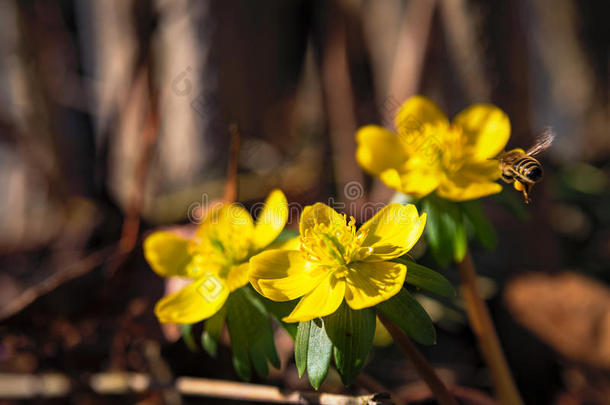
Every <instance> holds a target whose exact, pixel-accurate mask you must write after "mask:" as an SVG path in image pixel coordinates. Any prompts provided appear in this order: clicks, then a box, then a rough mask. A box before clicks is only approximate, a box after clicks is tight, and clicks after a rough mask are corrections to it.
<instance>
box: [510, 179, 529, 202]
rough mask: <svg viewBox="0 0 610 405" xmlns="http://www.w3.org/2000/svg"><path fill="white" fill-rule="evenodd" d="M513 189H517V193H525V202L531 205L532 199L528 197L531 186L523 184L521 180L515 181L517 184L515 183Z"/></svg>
mask: <svg viewBox="0 0 610 405" xmlns="http://www.w3.org/2000/svg"><path fill="white" fill-rule="evenodd" d="M513 187H515V190H517V191H521V192H522V193H523V199H524V200H525V203H526V204H529V203H530V197H529V195H528V192H529V189H530V187H529V185H528V184H525V183H521V182H520V181H519V180H515V182H514V183H513Z"/></svg>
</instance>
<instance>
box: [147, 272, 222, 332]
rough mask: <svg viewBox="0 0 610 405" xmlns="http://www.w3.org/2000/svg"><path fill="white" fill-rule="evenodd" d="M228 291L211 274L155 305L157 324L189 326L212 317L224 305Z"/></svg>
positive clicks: (219, 280)
mask: <svg viewBox="0 0 610 405" xmlns="http://www.w3.org/2000/svg"><path fill="white" fill-rule="evenodd" d="M228 296H229V289H228V288H227V286H226V284H225V283H224V281H222V280H221V279H220V278H218V277H216V276H214V275H213V274H211V273H208V275H206V276H204V277H202V278H200V279H197V280H195V281H194V282H192V283H191V284H189V285H188V286H187V287H185V288H183V289H182V290H180V291H178V292H176V293H174V294H170V295H167V296H165V297H163V298H161V299H160V300H159V302H157V304H156V305H155V314H156V315H157V318H159V322H163V323H180V324H191V323H195V322H199V321H202V320H204V319H207V318H209V317H211V316H212V315H214V314H215V313H216V312H217V311H218V310H219V309H220V308H221V307H222V305H223V304H224V303H225V301H226V300H227V297H228Z"/></svg>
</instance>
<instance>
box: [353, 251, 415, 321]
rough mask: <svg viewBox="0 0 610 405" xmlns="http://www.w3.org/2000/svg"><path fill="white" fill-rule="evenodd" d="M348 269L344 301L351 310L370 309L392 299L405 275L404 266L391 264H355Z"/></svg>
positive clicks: (402, 282)
mask: <svg viewBox="0 0 610 405" xmlns="http://www.w3.org/2000/svg"><path fill="white" fill-rule="evenodd" d="M350 269H351V271H350V272H349V273H348V274H347V291H346V293H345V300H346V301H347V304H348V305H349V306H350V307H351V308H352V309H362V308H368V307H372V306H373V305H377V304H379V303H380V302H382V301H385V300H387V299H389V298H391V297H393V296H394V295H396V294H397V293H398V292H399V291H400V289H401V288H402V285H403V284H404V282H405V276H406V275H407V267H406V266H405V265H404V264H400V263H393V262H376V263H367V262H355V263H352V264H350Z"/></svg>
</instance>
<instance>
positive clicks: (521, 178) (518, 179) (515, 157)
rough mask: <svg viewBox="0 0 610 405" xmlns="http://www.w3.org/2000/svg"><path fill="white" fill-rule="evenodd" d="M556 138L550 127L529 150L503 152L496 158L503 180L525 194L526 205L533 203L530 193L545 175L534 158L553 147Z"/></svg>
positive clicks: (518, 149)
mask: <svg viewBox="0 0 610 405" xmlns="http://www.w3.org/2000/svg"><path fill="white" fill-rule="evenodd" d="M554 138H555V133H554V132H553V130H552V129H551V128H550V127H547V128H545V129H544V130H543V131H542V133H541V134H540V135H539V136H538V138H537V139H536V142H535V143H534V145H533V146H532V147H531V148H529V149H528V150H526V151H524V150H523V149H520V148H517V149H513V150H511V151H508V152H502V153H501V154H500V155H498V157H497V158H496V159H498V160H499V161H500V169H501V170H502V180H504V181H505V182H506V183H513V187H515V190H517V191H521V192H522V193H523V198H524V199H525V203H526V204H529V203H530V201H531V198H530V196H529V193H530V192H531V191H532V187H534V184H536V183H537V182H539V181H540V180H542V175H543V173H544V172H543V170H542V165H541V164H540V162H539V161H538V160H537V159H535V158H534V156H536V155H538V154H539V153H541V152H542V151H544V150H546V149H547V148H548V147H549V146H551V143H552V142H553V139H554Z"/></svg>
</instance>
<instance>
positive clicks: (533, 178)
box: [513, 156, 542, 183]
mask: <svg viewBox="0 0 610 405" xmlns="http://www.w3.org/2000/svg"><path fill="white" fill-rule="evenodd" d="M513 170H514V171H515V173H516V174H518V177H520V178H521V179H522V180H525V181H527V182H531V183H535V182H537V181H538V180H540V179H541V178H542V165H541V164H540V162H538V161H537V160H536V159H534V158H533V157H530V156H526V157H523V158H521V159H519V160H518V161H517V162H515V164H514V165H513Z"/></svg>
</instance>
